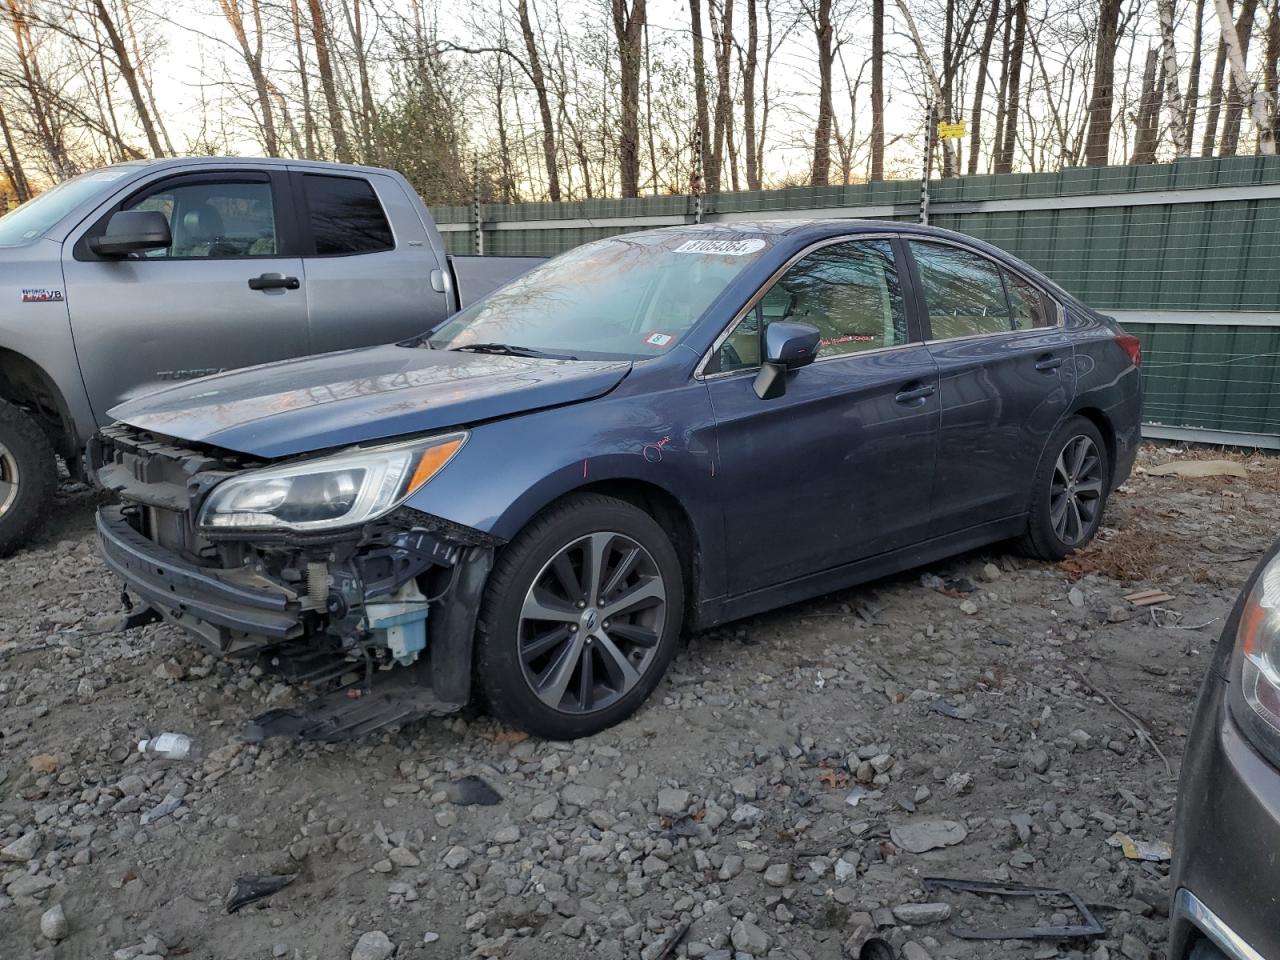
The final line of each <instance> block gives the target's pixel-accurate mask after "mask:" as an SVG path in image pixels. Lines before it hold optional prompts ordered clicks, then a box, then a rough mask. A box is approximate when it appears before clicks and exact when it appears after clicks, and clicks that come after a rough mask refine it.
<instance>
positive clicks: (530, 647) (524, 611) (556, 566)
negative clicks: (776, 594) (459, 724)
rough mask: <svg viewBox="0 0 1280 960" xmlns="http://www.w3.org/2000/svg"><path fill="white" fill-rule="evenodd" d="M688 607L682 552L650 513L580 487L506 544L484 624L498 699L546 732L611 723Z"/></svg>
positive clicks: (663, 662) (490, 692) (662, 669)
mask: <svg viewBox="0 0 1280 960" xmlns="http://www.w3.org/2000/svg"><path fill="white" fill-rule="evenodd" d="M683 612H684V583H683V576H682V574H681V567H680V559H679V557H678V556H677V555H676V551H675V548H674V547H673V546H672V544H671V540H670V539H669V538H668V537H667V535H666V534H665V533H664V532H663V530H662V528H661V527H660V526H659V525H658V524H657V522H656V521H655V520H654V519H653V518H652V517H650V516H649V515H648V514H647V513H645V512H644V511H643V510H640V509H639V508H637V507H635V506H632V505H631V504H629V503H626V502H625V501H622V500H616V499H614V498H612V497H605V496H600V495H598V494H582V495H578V496H574V497H571V498H569V499H567V500H565V501H563V502H562V503H560V504H558V505H557V506H555V507H553V508H551V509H550V510H549V511H547V512H546V513H544V514H543V515H541V516H540V517H538V518H536V519H535V520H533V521H532V522H531V523H530V524H529V526H527V527H526V528H525V529H524V530H522V531H521V532H520V534H519V535H518V536H517V537H516V538H515V539H514V540H513V541H512V542H511V543H510V544H509V545H508V546H507V547H506V548H505V549H504V550H503V552H502V554H501V555H500V557H499V558H498V562H497V564H496V565H495V567H494V570H493V573H492V575H491V576H490V578H489V584H488V586H487V588H486V590H485V597H484V602H483V604H482V607H481V612H480V618H479V623H478V624H477V636H476V643H477V651H476V671H477V679H478V681H479V684H480V688H481V690H482V692H483V694H484V697H485V700H486V701H487V703H488V705H489V709H490V710H491V711H492V712H493V713H494V714H495V715H496V716H498V717H499V718H500V719H502V720H504V721H505V722H507V723H510V724H511V725H513V726H515V727H519V728H520V729H522V730H527V731H528V732H530V733H533V734H536V735H538V736H542V737H547V738H550V739H556V740H571V739H574V738H576V737H585V736H590V735H591V734H594V733H598V732H600V731H601V730H604V729H606V728H607V727H611V726H613V725H614V724H615V723H618V722H620V721H622V720H624V719H626V718H627V717H629V716H630V715H631V714H632V713H634V712H635V711H636V709H637V708H639V706H640V704H641V703H643V702H644V700H645V699H646V698H647V697H648V696H649V694H650V693H652V692H653V689H654V687H656V686H657V685H658V681H659V680H661V679H662V675H663V674H664V673H666V670H667V666H668V664H670V662H671V658H672V656H673V655H674V653H675V648H676V643H677V640H678V639H679V634H680V625H681V622H682V621H683V619H684V617H683Z"/></svg>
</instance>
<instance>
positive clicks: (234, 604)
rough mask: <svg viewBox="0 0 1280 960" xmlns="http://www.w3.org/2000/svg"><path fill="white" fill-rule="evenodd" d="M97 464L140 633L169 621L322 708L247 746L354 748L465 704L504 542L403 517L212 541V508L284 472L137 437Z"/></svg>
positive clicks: (119, 567)
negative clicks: (490, 582) (287, 738)
mask: <svg viewBox="0 0 1280 960" xmlns="http://www.w3.org/2000/svg"><path fill="white" fill-rule="evenodd" d="M89 456H90V461H91V467H92V470H93V472H94V476H95V478H96V480H97V482H98V483H99V484H100V485H101V486H102V487H103V488H104V489H107V490H111V491H114V492H115V493H116V494H118V496H119V497H120V499H121V501H122V505H121V506H112V507H104V508H103V509H102V510H100V511H99V514H98V532H99V537H100V541H101V544H102V551H103V555H104V558H105V559H106V562H107V564H108V565H109V566H110V567H111V568H112V569H113V570H114V571H115V572H116V573H117V574H118V575H120V576H121V577H122V578H124V580H125V582H126V584H127V589H126V593H125V600H126V605H128V604H131V603H132V601H131V600H129V596H128V595H129V594H130V593H133V594H136V595H137V596H138V597H139V598H140V599H141V601H142V603H143V604H144V605H145V609H144V610H143V611H138V612H133V613H132V614H131V616H130V618H129V619H130V622H131V623H135V624H136V623H141V622H148V621H152V620H156V619H160V618H163V619H164V620H166V621H168V622H170V623H172V624H174V625H176V626H179V627H182V628H183V629H184V630H186V631H187V632H188V633H190V634H191V635H193V636H194V637H196V638H198V639H199V640H200V641H201V643H202V644H203V645H204V646H206V647H207V648H209V649H210V650H212V651H214V652H215V653H218V654H220V655H224V656H246V655H256V656H257V657H258V658H259V660H260V662H261V664H262V665H263V666H264V668H267V669H269V670H272V671H274V672H276V673H278V674H280V675H281V676H282V677H283V678H284V679H285V680H286V681H288V682H290V683H293V684H298V685H303V686H305V687H307V688H309V689H311V690H313V691H314V692H316V693H317V694H320V697H319V699H318V700H316V701H314V702H313V703H311V704H307V705H305V706H304V707H302V708H293V709H290V710H274V711H270V712H269V713H267V714H264V715H263V716H261V717H258V718H257V719H256V720H255V721H253V722H251V723H250V724H249V725H248V727H247V728H246V734H247V735H248V736H251V737H265V736H273V735H279V734H293V735H300V736H303V737H307V738H311V739H329V740H332V739H345V738H347V737H354V736H359V735H361V734H364V733H367V732H369V731H370V730H373V729H377V728H379V727H381V726H385V725H387V724H390V723H397V722H407V721H408V720H410V719H413V718H415V717H418V716H426V715H440V714H443V713H451V712H454V711H456V710H459V709H461V707H462V706H463V705H465V704H466V702H467V700H468V699H469V697H470V671H471V642H472V635H473V633H474V629H475V617H476V612H477V608H478V606H479V601H480V593H481V589H482V587H483V585H484V581H485V578H486V577H487V575H488V571H489V569H490V567H491V566H492V561H493V550H494V547H495V546H497V541H495V540H494V539H493V538H492V537H490V536H488V535H486V534H484V533H481V532H480V531H476V530H472V529H470V528H466V527H461V526H459V525H457V524H454V523H451V522H449V521H447V520H443V519H441V518H438V517H434V516H431V515H429V514H425V513H421V512H419V511H416V510H413V509H410V508H407V507H403V506H402V507H399V508H397V509H394V510H392V511H390V512H389V513H385V514H383V515H381V516H379V517H378V518H377V519H374V520H371V521H369V522H367V523H362V524H359V525H355V526H344V527H341V528H339V529H334V530H319V531H310V530H308V531H297V530H260V529H254V530H249V529H239V528H237V527H235V526H228V527H227V528H225V529H214V528H211V527H210V526H208V525H207V524H202V523H200V522H199V518H200V517H201V510H202V508H203V507H204V506H205V505H206V501H207V500H208V498H209V497H210V494H211V492H212V491H213V490H214V489H215V488H217V487H218V486H219V485H220V484H223V483H226V482H227V481H229V480H232V479H234V478H237V477H240V476H243V475H247V474H249V473H250V472H252V471H262V470H263V469H264V468H268V467H273V466H274V464H271V463H267V462H263V461H258V460H254V459H253V458H250V457H245V456H243V455H240V454H236V453H232V452H228V451H223V450H218V449H212V448H196V447H191V446H185V445H182V444H181V443H180V442H178V441H174V440H171V439H170V438H166V437H160V436H156V435H153V434H150V433H147V432H145V431H141V430H138V429H136V428H133V427H130V426H127V425H125V424H115V425H113V426H111V427H108V428H107V429H105V430H103V431H102V432H101V433H100V434H99V436H98V437H97V438H95V439H94V441H93V442H92V443H91V444H90V450H89ZM255 475H256V474H255ZM338 493H339V495H340V494H341V493H342V491H339V492H338ZM224 499H225V498H224Z"/></svg>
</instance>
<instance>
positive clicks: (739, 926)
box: [729, 920, 769, 956]
mask: <svg viewBox="0 0 1280 960" xmlns="http://www.w3.org/2000/svg"><path fill="white" fill-rule="evenodd" d="M729 939H730V940H731V941H733V947H734V949H735V950H741V951H742V952H743V953H749V954H751V955H752V956H763V955H764V954H765V953H767V952H768V951H769V935H768V934H767V933H765V932H764V931H763V930H761V929H760V928H759V927H757V926H756V925H755V924H754V923H747V921H745V920H739V921H738V922H737V923H735V924H734V925H733V931H732V932H731V933H730V934H729Z"/></svg>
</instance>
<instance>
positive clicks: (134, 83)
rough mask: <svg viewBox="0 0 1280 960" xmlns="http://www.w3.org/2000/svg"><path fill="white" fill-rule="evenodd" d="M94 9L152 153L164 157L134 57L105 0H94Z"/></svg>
mask: <svg viewBox="0 0 1280 960" xmlns="http://www.w3.org/2000/svg"><path fill="white" fill-rule="evenodd" d="M93 9H94V12H95V13H96V14H97V16H98V20H99V21H101V23H102V29H103V30H104V31H106V34H107V42H108V43H109V44H110V45H111V52H112V53H113V54H114V55H115V59H116V67H117V68H118V69H119V70H120V76H122V77H123V78H124V82H125V86H127V87H128V88H129V96H131V97H132V98H133V107H134V110H135V112H136V113H137V114H138V121H139V122H140V123H141V124H142V132H143V133H145V134H146V135H147V145H148V146H150V147H151V155H152V156H153V157H163V156H164V147H162V146H161V145H160V138H159V137H158V136H157V135H156V127H155V124H154V123H152V121H151V111H150V110H149V109H148V107H147V101H146V99H145V98H144V97H143V96H142V88H141V87H140V86H139V85H138V74H137V71H136V70H135V69H134V67H133V59H132V58H131V57H130V56H129V51H128V49H127V48H126V47H125V45H124V38H123V37H121V36H120V31H119V30H118V29H116V24H115V21H114V20H113V19H112V18H111V14H110V12H109V11H108V10H107V7H106V4H105V3H103V0H93Z"/></svg>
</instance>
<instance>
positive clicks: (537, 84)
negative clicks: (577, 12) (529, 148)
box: [516, 0, 560, 202]
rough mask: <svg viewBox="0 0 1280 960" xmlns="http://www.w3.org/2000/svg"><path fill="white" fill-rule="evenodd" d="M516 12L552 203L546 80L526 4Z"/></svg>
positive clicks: (522, 0)
mask: <svg viewBox="0 0 1280 960" xmlns="http://www.w3.org/2000/svg"><path fill="white" fill-rule="evenodd" d="M516 12H517V14H518V15H519V17H520V32H521V33H522V34H523V35H524V49H525V56H526V57H528V60H529V80H530V82H531V83H532V84H533V92H534V95H535V96H536V97H537V98H538V116H539V117H540V118H541V120H542V161H543V163H545V164H546V168H547V196H549V197H550V198H551V200H552V201H553V202H558V201H559V200H560V167H559V164H558V163H557V162H556V131H555V124H554V123H553V122H552V119H551V98H550V97H548V96H547V76H546V74H545V73H544V72H543V69H542V57H541V55H540V54H539V53H538V41H537V36H536V35H535V33H534V30H533V20H532V18H531V17H530V16H529V0H518V3H517V4H516Z"/></svg>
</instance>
